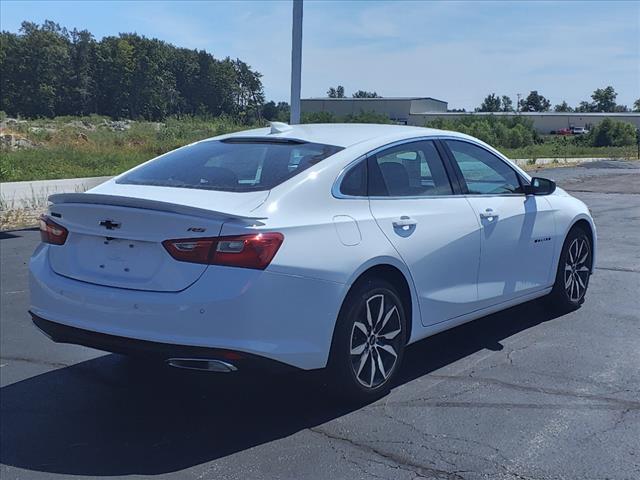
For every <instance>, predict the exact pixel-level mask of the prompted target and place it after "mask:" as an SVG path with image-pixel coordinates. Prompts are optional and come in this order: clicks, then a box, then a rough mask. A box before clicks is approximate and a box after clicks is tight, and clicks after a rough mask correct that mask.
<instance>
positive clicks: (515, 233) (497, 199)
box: [443, 140, 555, 308]
mask: <svg viewBox="0 0 640 480" xmlns="http://www.w3.org/2000/svg"><path fill="white" fill-rule="evenodd" d="M443 143H445V144H446V146H447V148H448V149H449V150H448V151H449V153H450V156H451V160H452V162H453V166H454V167H455V168H456V169H457V173H458V175H459V176H460V177H461V183H462V188H463V189H464V190H465V192H464V193H465V196H466V198H467V200H468V202H469V204H470V205H471V206H472V207H473V210H474V212H475V215H476V216H477V219H478V221H479V222H480V223H481V226H482V245H481V251H482V254H481V259H480V270H479V275H478V300H479V305H480V307H481V308H483V307H487V306H490V305H494V304H497V303H500V302H503V301H506V300H510V299H512V298H515V297H518V296H521V295H524V294H526V293H528V292H532V291H535V290H539V289H542V288H544V287H546V286H548V285H549V284H550V281H551V280H550V279H551V278H552V259H553V251H554V238H555V233H554V232H555V225H554V219H553V211H552V209H551V206H550V204H549V202H548V201H547V200H546V199H545V198H544V197H540V196H534V195H524V193H523V191H522V182H523V179H522V178H521V177H520V175H519V174H518V173H517V172H516V171H515V169H513V168H512V167H511V166H510V165H508V163H507V162H505V161H504V160H502V159H501V158H499V157H497V156H496V155H494V154H493V153H491V152H489V151H488V150H486V149H485V148H483V147H481V146H480V145H476V144H473V143H470V142H466V141H463V140H445V141H444V142H443Z"/></svg>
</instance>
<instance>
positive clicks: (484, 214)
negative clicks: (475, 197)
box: [480, 208, 500, 220]
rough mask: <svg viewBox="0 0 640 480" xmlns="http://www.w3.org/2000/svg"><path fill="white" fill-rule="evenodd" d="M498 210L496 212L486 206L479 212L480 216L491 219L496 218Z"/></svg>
mask: <svg viewBox="0 0 640 480" xmlns="http://www.w3.org/2000/svg"><path fill="white" fill-rule="evenodd" d="M499 216H500V215H498V212H496V211H495V210H494V209H493V208H487V209H485V211H484V212H480V218H485V219H487V220H493V219H494V218H498V217H499Z"/></svg>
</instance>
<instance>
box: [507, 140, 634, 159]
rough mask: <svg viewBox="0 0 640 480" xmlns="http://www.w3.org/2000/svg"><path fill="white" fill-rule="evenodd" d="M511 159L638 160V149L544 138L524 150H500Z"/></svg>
mask: <svg viewBox="0 0 640 480" xmlns="http://www.w3.org/2000/svg"><path fill="white" fill-rule="evenodd" d="M498 150H500V151H501V152H502V153H504V154H505V155H506V156H507V157H509V158H514V159H516V158H528V159H534V160H535V159H536V158H586V157H592V158H621V159H637V158H638V148H637V147H636V146H635V145H630V146H626V147H592V146H589V145H581V144H580V143H578V142H574V141H572V140H568V141H566V142H564V141H562V139H557V138H553V137H552V138H543V143H537V144H534V145H529V146H527V147H522V148H498Z"/></svg>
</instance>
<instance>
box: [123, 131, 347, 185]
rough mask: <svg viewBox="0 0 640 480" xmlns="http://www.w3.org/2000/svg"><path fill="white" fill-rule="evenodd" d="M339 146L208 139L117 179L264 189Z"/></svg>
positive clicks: (142, 183) (312, 163)
mask: <svg viewBox="0 0 640 480" xmlns="http://www.w3.org/2000/svg"><path fill="white" fill-rule="evenodd" d="M340 150H342V148H341V147H335V146H332V145H321V144H317V143H302V142H289V141H286V142H284V141H274V140H271V141H264V140H250V141H248V140H235V139H233V140H221V141H218V140H210V141H205V142H199V143H196V144H194V145H188V146H186V147H183V148H179V149H178V150H174V151H173V152H169V153H167V154H166V155H163V156H162V157H159V158H158V159H156V160H153V161H151V162H149V163H148V164H146V165H144V166H142V167H140V168H138V169H136V170H133V171H132V172H130V173H128V174H126V175H124V176H123V177H122V178H120V179H118V181H117V183H125V184H133V185H158V186H162V187H183V188H200V189H205V190H223V191H230V192H248V191H255V190H270V189H271V188H273V187H275V186H276V185H279V184H280V183H282V182H284V181H285V180H287V179H289V178H291V177H293V176H294V175H297V174H298V173H300V172H302V171H304V170H306V169H307V168H309V167H311V166H313V165H315V164H317V163H318V162H320V161H321V160H324V159H325V158H327V157H329V156H331V155H333V154H334V153H336V152H338V151H340Z"/></svg>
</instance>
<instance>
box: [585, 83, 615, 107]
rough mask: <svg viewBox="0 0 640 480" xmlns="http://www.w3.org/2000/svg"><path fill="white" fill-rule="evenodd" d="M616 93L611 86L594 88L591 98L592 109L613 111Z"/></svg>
mask: <svg viewBox="0 0 640 480" xmlns="http://www.w3.org/2000/svg"><path fill="white" fill-rule="evenodd" d="M617 96H618V94H617V93H616V91H615V90H614V89H613V87H612V86H610V85H609V86H608V87H605V88H598V89H596V90H595V91H594V92H593V94H592V95H591V98H592V99H593V111H596V112H613V111H615V108H616V97H617Z"/></svg>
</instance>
